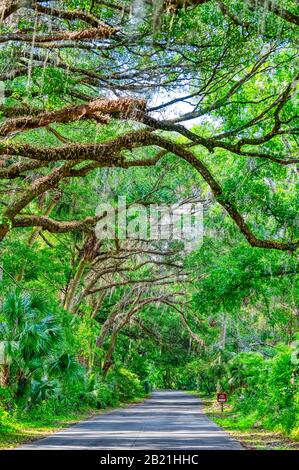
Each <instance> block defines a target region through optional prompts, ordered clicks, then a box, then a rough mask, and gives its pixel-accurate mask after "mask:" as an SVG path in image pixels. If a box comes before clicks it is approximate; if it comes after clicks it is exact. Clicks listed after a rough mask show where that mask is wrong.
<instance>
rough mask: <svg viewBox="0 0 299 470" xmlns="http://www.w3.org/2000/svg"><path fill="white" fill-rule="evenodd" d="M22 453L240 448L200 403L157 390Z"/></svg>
mask: <svg viewBox="0 0 299 470" xmlns="http://www.w3.org/2000/svg"><path fill="white" fill-rule="evenodd" d="M21 449H36V450H50V449H53V450H54V449H62V450H64V449H67V450H69V449H71V450H81V449H82V450H83V449H85V450H86V449H96V450H112V449H114V450H116V449H122V450H124V449H127V450H128V449H130V450H134V449H136V450H137V449H151V450H158V449H169V450H177V449H185V450H191V449H192V450H194V449H199V450H209V449H210V450H217V449H219V450H241V449H243V447H242V446H241V445H240V444H239V443H238V442H237V441H235V440H234V439H232V438H231V437H230V436H229V435H228V434H226V433H225V432H224V431H222V429H221V428H219V426H217V425H216V424H215V423H213V422H212V421H211V420H210V419H209V418H208V417H207V416H206V415H205V414H204V412H203V410H202V404H201V402H200V399H199V398H197V397H196V396H194V395H189V394H188V393H185V392H178V391H168V390H166V391H158V392H154V393H153V395H152V397H151V398H149V399H147V400H145V401H144V402H143V403H139V404H137V405H130V406H128V407H127V408H123V409H117V410H114V411H111V412H108V413H103V414H100V415H98V416H95V417H93V418H90V419H88V420H86V421H81V422H80V423H78V424H75V425H74V426H72V427H70V428H68V429H64V430H62V431H59V432H57V433H55V434H53V435H51V436H49V437H46V438H45V439H41V440H38V441H34V442H33V443H31V444H27V445H24V446H22V447H21Z"/></svg>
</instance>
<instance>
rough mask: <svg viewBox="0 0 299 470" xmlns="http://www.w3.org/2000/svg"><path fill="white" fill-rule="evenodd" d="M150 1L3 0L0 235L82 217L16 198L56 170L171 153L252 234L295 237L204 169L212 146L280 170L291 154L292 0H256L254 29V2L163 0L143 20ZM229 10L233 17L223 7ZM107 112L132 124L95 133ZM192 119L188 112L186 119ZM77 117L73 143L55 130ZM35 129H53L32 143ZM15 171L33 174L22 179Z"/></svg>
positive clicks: (31, 192)
mask: <svg viewBox="0 0 299 470" xmlns="http://www.w3.org/2000/svg"><path fill="white" fill-rule="evenodd" d="M150 3H151V2H144V5H143V7H144V11H143V12H141V13H140V12H136V9H135V8H134V2H133V7H132V5H131V2H124V3H123V4H122V3H121V2H108V3H106V2H104V3H102V2H91V3H89V2H84V1H83V2H82V8H81V9H78V8H74V7H72V3H71V2H51V6H49V5H47V6H45V5H43V3H42V2H10V3H9V2H8V4H7V2H5V6H3V7H2V17H3V22H2V33H1V36H0V41H1V42H2V44H3V48H2V51H3V59H2V74H1V78H2V81H3V82H4V94H5V101H4V102H3V104H2V105H1V112H2V116H3V118H2V124H1V128H0V134H1V136H2V142H1V153H2V168H1V178H2V179H3V182H4V185H5V187H7V188H8V190H7V191H8V193H10V192H13V197H9V198H8V201H6V202H5V205H4V209H3V214H2V224H1V238H2V239H3V238H4V237H5V236H6V234H7V233H8V231H9V230H10V229H12V228H14V227H34V226H38V227H42V228H44V229H47V230H50V231H54V232H55V231H56V232H62V231H68V230H77V229H83V230H89V229H90V228H92V227H93V226H94V223H95V222H96V218H95V217H93V216H92V215H91V216H90V217H87V218H86V219H85V220H76V221H65V222H63V221H57V220H54V219H53V218H51V217H50V214H48V215H40V214H39V215H37V214H34V213H30V214H28V213H27V214H25V211H27V212H28V210H27V209H28V207H29V205H30V204H31V203H32V201H34V200H35V199H36V198H37V197H40V196H41V195H43V194H45V193H47V192H49V191H50V190H53V189H54V188H57V187H59V185H60V184H61V181H62V180H65V179H67V180H69V179H70V178H80V177H84V176H85V175H86V174H88V173H90V172H92V171H94V169H95V168H99V167H111V166H112V167H122V168H128V167H131V166H148V165H155V164H156V163H157V161H158V160H159V159H161V158H163V156H164V155H165V153H172V154H174V155H176V156H177V157H179V158H178V165H179V164H180V163H179V161H180V160H185V161H187V162H188V163H189V164H190V165H191V166H192V167H193V168H194V169H195V170H196V171H197V172H198V173H199V174H200V176H201V177H202V178H203V179H204V181H205V182H206V183H207V185H208V186H209V188H210V190H211V192H212V193H213V195H214V197H215V199H216V200H217V202H218V203H219V204H220V205H221V206H222V207H223V208H224V210H225V211H226V212H227V213H228V215H229V216H230V217H231V218H232V219H233V220H234V222H235V224H236V225H237V227H238V228H239V230H240V231H241V232H242V234H243V235H244V236H245V237H246V239H247V240H248V241H249V243H250V244H251V245H252V246H258V247H263V248H274V249H278V250H287V251H294V250H296V248H297V247H298V238H297V236H296V230H294V227H293V226H291V227H290V224H289V220H288V219H287V217H286V218H285V220H283V221H280V222H281V223H280V224H277V225H276V222H277V221H276V220H270V219H273V218H274V219H275V217H271V216H269V215H268V214H267V220H269V224H268V223H267V220H266V221H265V223H264V224H263V226H262V227H260V226H259V224H256V222H255V218H256V213H255V210H253V213H250V211H249V213H248V208H247V207H246V203H245V201H244V199H245V198H244V197H243V196H240V195H239V194H238V191H231V192H230V191H227V190H226V188H225V185H226V183H225V181H223V178H222V177H221V175H219V173H218V172H217V166H218V165H217V161H218V160H222V159H223V158H227V159H228V162H229V165H232V166H233V167H237V166H241V165H243V167H244V171H245V168H246V167H247V165H256V164H257V165H258V166H259V165H264V166H265V168H267V170H268V173H271V172H272V173H273V174H276V173H277V169H278V168H279V166H282V167H283V168H285V172H287V173H288V174H291V173H292V168H294V166H295V165H296V164H297V163H298V159H297V156H296V147H297V144H296V135H297V133H298V128H297V127H296V120H297V115H296V88H297V79H298V76H297V74H296V60H295V55H296V41H295V38H296V26H295V23H296V21H295V20H294V18H295V19H296V17H297V16H296V11H295V5H294V4H293V3H292V2H287V3H288V4H289V5H288V9H286V8H284V7H283V8H282V6H281V7H280V6H276V4H275V5H274V2H270V3H268V2H266V3H267V5H266V7H265V10H263V14H264V21H263V31H262V32H261V31H260V27H259V25H257V24H256V17H257V15H259V14H260V5H261V3H262V2H257V4H255V6H253V2H247V3H248V4H247V3H246V5H245V6H244V5H243V2H233V3H232V5H229V7H228V6H226V4H225V3H224V2H212V1H211V2H166V3H165V5H164V6H163V5H162V7H163V12H164V17H163V18H162V21H161V24H160V26H159V29H158V30H157V31H153V24H152V19H153V16H154V14H155V7H154V6H152V5H151V4H150ZM170 3H171V4H174V6H175V9H174V11H171V12H169V11H168V6H169V4H170ZM230 3H231V2H230ZM240 3H242V5H241V4H240ZM227 8H229V10H227ZM227 12H228V14H227ZM238 14H241V15H242V20H240V21H241V22H244V21H245V22H246V25H245V26H246V27H245V26H244V25H243V23H242V24H238V22H236V21H234V16H235V15H236V16H237V15H238ZM134 15H135V16H134ZM254 15H256V16H255V18H254ZM252 16H253V18H252ZM250 19H251V20H252V22H251V21H250ZM290 19H292V20H294V21H290ZM247 23H249V24H248V25H247ZM257 90H258V96H257ZM142 94H143V96H141V95H142ZM154 96H159V100H158V102H157V99H156V104H155V103H154V102H153V98H154ZM184 103H189V106H188V107H189V110H188V111H186V112H185V111H184V109H185V107H184V106H183V104H184ZM163 115H164V118H163V117H162V116H163ZM111 119H118V120H121V121H122V122H124V121H125V122H128V123H129V122H131V123H132V124H133V123H135V124H134V130H130V131H129V128H128V127H125V128H123V131H120V133H119V135H118V136H116V137H114V138H113V139H109V140H105V139H104V140H103V139H101V127H102V126H105V125H107V123H108V122H109V121H110V120H111ZM194 119H196V120H197V121H196V122H197V123H200V124H199V126H198V125H197V127H193V128H192V127H191V128H190V125H189V124H188V123H190V122H191V123H192V120H194ZM85 121H87V122H88V123H89V125H90V135H91V136H92V139H91V140H89V141H87V142H84V144H81V143H80V144H78V143H76V142H75V141H74V140H73V139H72V138H69V137H68V134H69V132H71V130H72V129H74V128H75V127H74V126H75V125H76V123H77V122H80V123H83V122H85ZM129 127H130V126H129ZM120 129H121V128H120ZM49 134H52V135H55V139H54V141H53V143H52V145H45V143H44V136H47V135H49ZM178 136H181V139H178ZM148 146H151V147H154V148H156V149H157V151H156V155H154V156H153V157H152V158H150V159H144V158H138V159H136V158H134V155H135V149H136V148H140V147H141V148H144V147H148ZM161 149H162V150H163V152H161ZM126 150H130V151H131V153H130V156H125V154H124V152H125V151H126ZM210 162H211V163H210ZM28 174H30V175H36V176H34V177H33V178H32V177H31V178H32V179H33V180H34V181H32V182H31V183H30V182H29V179H30V178H29V177H28ZM249 178H254V170H251V169H249ZM268 179H271V178H268ZM16 182H20V185H19V187H20V191H18V193H17V194H15V192H14V190H13V188H14V185H15V184H16ZM21 188H22V189H21ZM247 197H252V200H253V201H254V199H255V195H254V194H253V195H252V196H251V195H248V196H247ZM278 197H279V196H278ZM295 197H296V194H294V198H295ZM294 200H295V199H294ZM273 210H274V211H275V208H274V207H273ZM257 225H258V226H257ZM274 225H275V228H274V227H273V226H274ZM269 226H271V228H270V229H269ZM282 227H283V229H282ZM282 230H283V235H282Z"/></svg>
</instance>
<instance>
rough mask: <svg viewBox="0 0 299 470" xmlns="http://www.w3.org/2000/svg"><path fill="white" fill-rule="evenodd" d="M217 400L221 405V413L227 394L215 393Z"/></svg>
mask: <svg viewBox="0 0 299 470" xmlns="http://www.w3.org/2000/svg"><path fill="white" fill-rule="evenodd" d="M217 401H218V403H220V405H221V412H222V413H223V403H226V402H227V394H226V393H224V392H220V393H217Z"/></svg>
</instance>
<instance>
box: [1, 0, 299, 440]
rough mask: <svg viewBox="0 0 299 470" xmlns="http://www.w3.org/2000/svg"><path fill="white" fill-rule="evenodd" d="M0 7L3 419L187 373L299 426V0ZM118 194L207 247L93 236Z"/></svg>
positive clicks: (237, 405)
mask: <svg viewBox="0 0 299 470" xmlns="http://www.w3.org/2000/svg"><path fill="white" fill-rule="evenodd" d="M0 12H1V15H0V16H1V18H2V21H1V25H0V43H1V51H0V80H1V84H0V85H1V88H0V92H1V93H2V95H1V97H0V98H1V103H0V136H1V140H0V158H1V159H0V210H1V212H0V239H1V245H0V250H1V275H0V302H1V303H0V341H1V350H0V362H1V364H0V368H1V370H0V380H1V383H0V400H1V405H0V426H2V427H3V428H4V430H6V431H7V432H9V428H10V427H11V426H13V423H15V422H17V420H18V419H21V417H22V416H23V417H24V416H25V415H27V416H31V417H33V419H35V420H43V419H45V416H56V415H59V414H60V413H61V412H62V411H63V412H67V410H70V412H71V411H72V410H74V409H81V408H84V407H90V408H105V407H107V406H115V405H118V404H119V403H121V402H123V401H129V400H132V399H135V398H139V397H143V396H146V394H148V393H149V392H150V391H151V390H152V389H153V388H183V389H188V390H191V389H192V390H198V391H199V392H200V393H201V394H203V395H214V394H215V392H216V391H220V390H223V391H226V392H228V394H229V397H230V402H231V404H232V405H233V407H234V409H235V410H236V412H238V413H239V414H240V416H243V417H245V418H246V420H247V422H248V426H253V425H256V424H261V425H263V426H265V427H267V428H270V429H276V430H280V431H282V432H283V433H286V434H289V435H292V436H294V437H296V436H297V437H298V429H299V359H298V349H299V346H298V345H299V335H298V323H299V315H298V314H299V307H298V300H299V289H298V273H299V263H298V247H299V233H298V232H299V230H298V200H299V199H298V196H299V185H298V168H299V167H298V163H299V159H298V130H299V128H298V59H296V54H297V47H298V33H297V31H298V23H299V12H298V5H297V2H296V1H295V0H283V1H280V2H276V1H257V0H252V1H251V0H248V1H246V2H243V1H240V0H233V1H226V0H225V1H223V2H222V1H216V0H201V1H196V0H189V1H180V0H168V1H165V2H163V1H159V2H153V1H151V0H144V1H141V0H140V1H139V0H138V1H137V0H135V1H131V0H119V1H116V0H110V1H109V2H106V1H98V0H53V1H45V2H44V1H30V0H27V1H21V0H7V1H0ZM119 196H121V197H124V196H125V197H126V207H127V209H128V210H129V209H132V212H131V213H130V214H131V215H130V217H131V219H130V220H131V222H132V221H133V223H134V217H135V215H134V204H139V205H140V206H142V207H143V208H144V209H145V211H148V208H149V206H150V205H155V204H158V205H161V204H168V205H169V204H177V205H179V206H180V205H182V204H185V203H189V204H193V205H194V204H196V203H199V202H200V203H201V204H202V205H203V213H204V238H203V243H202V245H201V246H200V245H198V246H195V247H193V249H192V250H190V249H188V247H187V246H186V245H185V244H184V242H183V241H180V240H175V239H171V238H170V239H168V240H165V239H158V240H154V241H153V240H147V239H144V238H142V237H140V236H139V237H138V236H137V235H136V236H132V235H131V236H130V237H128V238H124V237H122V236H120V234H119V233H116V234H115V236H114V237H112V238H111V239H109V240H101V239H99V238H98V237H97V236H96V232H95V227H96V224H97V223H98V222H99V221H100V220H101V217H100V215H99V213H98V212H97V207H98V205H99V204H100V203H110V204H112V205H115V204H116V202H117V198H118V197H119ZM146 213H148V212H146Z"/></svg>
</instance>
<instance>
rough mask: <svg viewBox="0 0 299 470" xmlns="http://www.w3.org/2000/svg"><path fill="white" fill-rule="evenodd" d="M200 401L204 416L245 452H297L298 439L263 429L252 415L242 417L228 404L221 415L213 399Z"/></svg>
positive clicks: (298, 447) (218, 406) (298, 446)
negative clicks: (236, 442) (233, 439)
mask: <svg viewBox="0 0 299 470" xmlns="http://www.w3.org/2000/svg"><path fill="white" fill-rule="evenodd" d="M202 401H203V405H204V412H205V413H206V415H207V416H208V417H209V418H210V419H211V420H212V421H214V422H215V423H217V424H218V425H219V426H221V427H222V428H224V430H225V431H227V432H228V433H229V434H230V435H232V436H233V437H234V438H235V439H236V440H237V441H239V442H241V444H242V445H243V446H244V447H245V448H246V449H247V450H299V438H298V440H297V439H290V438H289V437H286V436H284V435H283V434H282V433H280V432H274V431H271V430H267V429H265V428H263V427H262V426H261V425H260V424H258V422H257V420H256V417H255V416H254V414H252V415H249V416H242V415H241V414H239V413H237V412H234V411H233V410H232V406H231V405H229V404H225V405H224V411H223V413H222V412H221V411H220V405H219V404H218V403H217V402H216V400H215V399H212V398H211V397H209V398H206V397H202Z"/></svg>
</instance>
